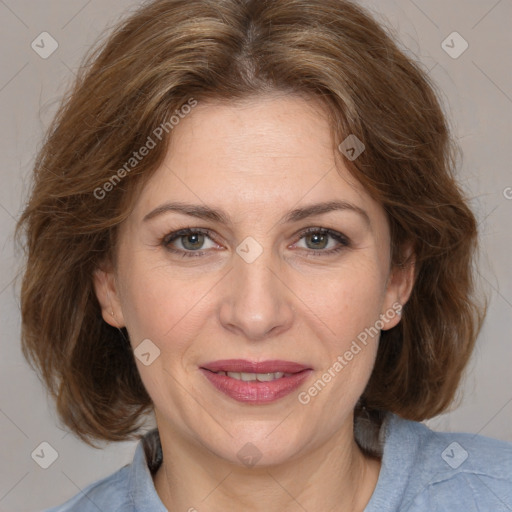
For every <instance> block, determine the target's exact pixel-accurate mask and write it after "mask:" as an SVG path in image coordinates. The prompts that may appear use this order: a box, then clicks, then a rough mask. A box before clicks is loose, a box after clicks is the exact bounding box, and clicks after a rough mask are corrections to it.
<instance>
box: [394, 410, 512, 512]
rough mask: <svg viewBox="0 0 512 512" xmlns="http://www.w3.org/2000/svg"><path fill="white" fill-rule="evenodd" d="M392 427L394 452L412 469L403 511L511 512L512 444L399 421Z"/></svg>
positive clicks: (408, 479)
mask: <svg viewBox="0 0 512 512" xmlns="http://www.w3.org/2000/svg"><path fill="white" fill-rule="evenodd" d="M390 423H391V428H392V429H394V431H395V434H394V435H392V436H391V437H390V441H392V442H393V445H394V446H393V448H394V451H396V452H397V455H398V458H399V459H401V460H402V463H403V464H405V466H408V476H407V481H408V485H407V487H406V490H405V492H404V496H403V497H404V501H403V504H404V505H405V504H408V506H406V507H404V508H403V510H408V507H409V506H410V507H411V510H416V508H417V507H418V506H419V505H422V506H421V507H419V509H422V508H424V507H427V508H424V509H425V510H426V509H428V510H432V511H437V510H439V511H442V510H465V511H466V510H467V511H472V510H493V511H502V510H503V511H510V510H512V443H510V442H506V441H500V440H497V439H492V438H489V437H485V436H482V435H477V434H469V433H452V432H435V431H433V430H431V429H430V428H428V427H427V426H426V425H424V424H422V423H418V422H414V421H409V420H404V419H402V418H398V417H397V416H395V417H394V418H393V419H392V421H391V422H390Z"/></svg>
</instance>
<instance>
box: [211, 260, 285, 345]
mask: <svg viewBox="0 0 512 512" xmlns="http://www.w3.org/2000/svg"><path fill="white" fill-rule="evenodd" d="M272 257H273V255H272V254H271V251H270V250H264V251H263V253H262V254H261V255H260V256H259V257H258V258H257V259H256V260H255V261H252V262H251V263H248V262H247V261H245V260H244V259H243V258H241V257H240V256H238V254H235V255H234V256H233V268H232V270H231V272H229V273H228V275H227V276H226V279H225V280H223V283H222V286H223V290H222V299H221V304H220V308H219V319H220V322H221V324H222V326H223V327H224V328H225V329H227V330H229V331H231V332H233V333H236V334H237V335H239V336H244V337H245V338H246V339H248V340H253V341H257V340H263V339H267V338H268V337H270V336H277V335H278V334H282V333H284V332H285V331H287V330H288V329H289V328H290V326H291V325H292V323H293V316H294V309H293V307H292V301H293V293H292V292H291V290H290V289H289V288H288V287H287V286H286V285H285V284H284V281H285V278H284V275H283V274H282V271H280V269H281V268H282V265H281V264H280V262H279V261H277V262H273V261H272ZM280 274H281V275H280Z"/></svg>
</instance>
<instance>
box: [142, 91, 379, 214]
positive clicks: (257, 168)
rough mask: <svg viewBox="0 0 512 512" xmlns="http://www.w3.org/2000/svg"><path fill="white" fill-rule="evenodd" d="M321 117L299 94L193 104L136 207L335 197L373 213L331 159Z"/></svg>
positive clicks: (275, 206)
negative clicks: (181, 203)
mask: <svg viewBox="0 0 512 512" xmlns="http://www.w3.org/2000/svg"><path fill="white" fill-rule="evenodd" d="M327 119H328V116H327V111H326V110H325V108H324V107H323V105H322V104H321V103H319V102H316V101H312V100H311V101H309V100H307V99H305V98H302V97H299V96H290V95H288V96H284V95H282V94H280V95H272V96H263V97H261V96H260V97H254V98H251V99H249V100H246V101H243V102H237V103H233V104H228V103H220V102H205V103H201V102H199V104H198V105H197V106H196V107H195V108H194V109H193V110H192V112H191V113H190V114H188V115H187V116H185V117H184V118H183V119H181V120H180V122H179V123H178V124H177V125H176V126H175V127H174V129H173V131H172V137H171V140H170V144H169V148H168V152H167V155H166V157H165V160H164V162H163V164H162V165H161V166H160V167H159V169H157V171H156V172H155V174H154V175H153V176H152V177H151V179H150V180H148V182H147V183H146V185H145V187H144V189H143V190H142V193H141V195H140V197H139V201H138V202H137V203H138V204H137V205H136V210H139V212H140V213H142V212H145V211H147V210H148V209H149V208H154V207H155V205H157V204H158V203H160V202H164V201H169V200H181V201H186V202H189V203H197V204H208V205H212V206H213V205H219V206H220V205H222V208H223V209H224V210H231V211H233V212H235V213H237V212H239V213H240V212H242V211H243V212H245V213H246V214H247V213H248V212H249V211H253V212H255V213H254V215H257V213H256V212H258V214H262V213H264V212H268V211H270V209H271V210H272V211H281V210H283V209H289V208H292V207H293V206H294V205H297V204H298V203H303V204H310V203H314V202H320V201H328V200H340V199H341V200H346V201H350V202H352V203H355V204H358V205H359V206H361V207H363V205H364V207H365V209H368V208H369V209H370V210H372V209H374V210H375V211H374V213H375V214H377V213H378V211H377V210H378V209H379V206H378V205H377V204H376V203H373V201H372V200H371V199H370V197H369V196H368V195H367V193H366V192H365V190H364V189H363V187H362V186H361V184H360V183H359V182H358V181H357V180H356V179H355V178H354V177H353V176H352V175H351V174H350V173H349V171H348V170H347V169H346V168H345V167H344V165H343V163H342V159H341V158H340V157H338V158H335V151H336V149H335V148H336V147H337V144H336V141H334V140H333V139H332V135H331V129H330V126H329V123H328V121H327ZM372 203H373V204H372Z"/></svg>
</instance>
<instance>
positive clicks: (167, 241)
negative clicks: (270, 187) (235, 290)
mask: <svg viewBox="0 0 512 512" xmlns="http://www.w3.org/2000/svg"><path fill="white" fill-rule="evenodd" d="M194 234H201V235H206V236H208V238H210V239H212V240H213V238H212V231H210V230H209V229H204V228H184V229H180V230H178V231H174V232H172V233H169V234H168V235H166V236H165V237H164V239H163V240H162V242H161V243H162V245H163V246H164V248H165V249H166V250H167V251H169V252H172V253H175V254H180V255H181V256H182V257H187V258H190V257H199V256H203V255H204V254H205V253H206V252H207V251H201V250H197V251H191V250H183V249H174V248H172V247H171V243H172V242H174V241H175V240H177V239H178V238H181V237H183V236H187V235H194ZM309 234H319V235H329V236H330V237H331V238H333V239H334V240H336V241H337V242H339V244H340V245H338V246H337V247H335V248H334V249H328V250H322V249H317V250H315V249H305V250H306V251H309V252H311V253H313V254H311V256H313V257H317V256H325V255H331V254H336V253H338V252H340V251H342V250H343V249H345V248H346V247H349V246H350V242H349V239H348V238H347V237H346V236H344V235H343V234H341V233H338V232H337V231H334V230H332V229H328V228H318V227H313V228H307V229H305V230H303V231H301V232H300V234H299V235H300V236H299V239H298V240H301V239H302V238H304V237H305V236H306V235H309ZM315 253H317V254H315Z"/></svg>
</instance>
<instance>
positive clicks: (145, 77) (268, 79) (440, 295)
mask: <svg viewBox="0 0 512 512" xmlns="http://www.w3.org/2000/svg"><path fill="white" fill-rule="evenodd" d="M453 148H454V145H453V142H452V140H451V138H450V135H449V133H448V130H447V125H446V121H445V118H444V116H443V113H442V110H441V108H440V105H439V102H438V100H437V97H436V94H435V92H434V89H433V86H432V85H431V84H430V83H429V81H428V79H427V77H426V76H425V74H424V73H423V72H422V71H421V70H420V68H419V67H418V66H417V65H416V64H415V63H414V62H412V61H411V60H410V59H409V58H407V57H406V56H405V55H404V54H403V53H402V52H401V51H400V50H399V49H398V48H397V46H396V44H395V43H394V42H393V41H392V40H391V39H390V38H389V36H388V35H387V34H386V33H385V32H384V30H383V29H382V28H381V27H379V26H378V25H377V24H376V23H375V21H373V20H372V18H371V17H370V16H369V15H368V14H367V13H365V12H364V11H363V10H362V9H361V8H359V7H357V6H356V5H355V4H353V3H351V2H348V1H346V0H272V1H264V0H248V1H241V0H219V1H208V0H156V1H153V2H150V3H148V4H147V5H145V6H144V7H142V8H141V9H140V10H139V11H137V12H136V13H134V14H133V15H132V16H131V17H130V18H129V19H127V20H126V21H125V22H123V23H122V24H121V25H120V26H119V27H118V28H117V29H116V30H115V32H114V33H113V34H112V35H111V37H110V38H109V39H108V40H107V41H106V42H105V43H104V44H103V46H101V47H99V48H98V50H97V51H96V52H94V53H92V54H91V55H90V57H89V59H88V60H87V62H86V63H85V65H84V66H83V68H82V70H81V72H80V74H79V77H78V79H77V82H76V85H75V87H74V89H73V91H72V92H71V93H70V95H69V96H68V97H67V98H66V100H65V102H64V103H63V105H62V107H61V109H60V111H59V113H58V115H57V117H56V119H55V122H54V124H53V126H52V127H51V130H50V132H49V135H48V138H47V140H46V142H45V145H44V147H43V148H42V150H41V152H40V154H39V157H38V159H37V161H36V165H35V185H34V189H33V192H32V196H31V199H30V201H29V203H28V205H27V208H26V210H25V212H24V214H23V216H22V218H21V220H20V224H19V229H20V230H23V232H24V234H25V236H26V245H27V256H28V258H27V267H26V273H25V276H24V281H23V288H22V295H21V301H22V315H23V350H24V353H25V356H26V357H27V358H28V359H29V361H31V363H32V364H33V365H34V367H35V368H36V369H37V370H38V371H39V372H40V373H41V375H42V377H43V378H44V380H45V382H46V384H47V385H48V388H49V390H50V392H51V393H52V394H53V396H54V397H55V399H56V403H57V410H58V413H59V415H60V417H61V419H62V421H63V422H64V423H65V424H66V425H67V426H68V427H69V428H70V429H71V430H72V431H73V432H75V433H76V434H77V435H78V436H79V437H80V438H81V439H83V440H84V441H85V442H87V443H90V444H93V442H94V440H108V441H121V440H128V439H134V438H135V439H140V442H139V444H138V446H137V449H136V452H135V455H134V460H133V463H132V464H130V465H127V466H125V467H123V468H121V469H120V470H119V471H117V472H116V473H114V474H113V475H111V476H109V477H107V478H106V479H103V480H101V481H97V482H93V483H92V484H91V485H90V486H89V487H88V488H87V489H85V490H84V492H83V493H82V492H81V493H79V494H77V495H76V496H75V497H74V498H72V499H71V500H69V501H68V502H67V503H66V504H64V505H62V506H60V507H57V508H54V509H52V510H53V511H67V510H73V511H92V510H95V511H96V510H104V511H107V510H108V511H116V510H119V511H121V510H122V511H158V510H161V511H164V510H169V511H171V510H172V511H175V510H188V511H194V510H197V511H219V510H253V511H295V510H308V511H311V512H313V511H320V510H332V511H338V510H339V511H341V510H343V511H345V510H350V511H363V510H364V511H366V512H377V511H379V512H382V511H406V510H410V511H413V510H414V511H427V510H428V511H432V510H464V511H467V510H479V509H480V510H493V511H497V510H510V509H511V508H512V494H511V492H510V491H511V489H512V445H511V444H510V443H506V442H502V441H497V440H493V439H489V438H484V437H481V436H476V435H470V434H448V433H436V432H432V431H430V430H429V429H428V428H427V427H426V426H424V425H422V424H421V423H418V422H419V421H421V420H424V419H427V418H431V417H434V416H435V415H437V414H439V413H441V412H443V411H445V410H446V409H447V408H448V407H449V405H450V404H451V402H452V400H453V397H454V394H455V392H456V389H457V386H458V384H459V382H460V379H461V376H462V374H463V371H464V368H465V367H466V364H467V362H468V360H469V358H470V355H471V352H472V349H473V346H474V343H475V340H476V337H477V334H478V332H479V329H480V326H481V323H482V319H483V316H484V308H483V307H481V306H480V305H479V303H478V301H477V300H476V299H475V297H474V286H473V276H472V264H473V259H474V252H475V249H476V240H477V232H476V222H475V218H474V216H473V214H472V213H471V211H470V209H469V208H468V206H467V202H466V200H465V198H464V197H463V194H462V193H461V190H460V188H459V186H458V185H457V183H456V181H455V180H454V177H453V169H454V165H455V164H454V150H453ZM153 413H154V419H155V420H156V424H157V429H154V430H152V431H150V432H149V433H147V434H142V433H141V427H142V426H143V425H144V422H145V421H146V420H147V419H148V418H149V417H151V415H152V414H153Z"/></svg>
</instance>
